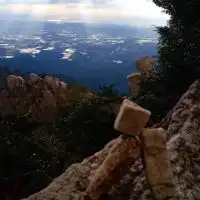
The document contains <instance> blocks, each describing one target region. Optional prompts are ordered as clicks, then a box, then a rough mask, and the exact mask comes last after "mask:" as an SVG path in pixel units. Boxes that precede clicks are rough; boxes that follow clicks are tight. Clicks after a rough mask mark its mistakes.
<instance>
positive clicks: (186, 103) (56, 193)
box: [26, 80, 200, 200]
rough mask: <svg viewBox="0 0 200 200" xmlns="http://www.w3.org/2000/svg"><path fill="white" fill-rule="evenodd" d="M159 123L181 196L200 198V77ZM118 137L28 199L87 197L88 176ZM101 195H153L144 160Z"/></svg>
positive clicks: (130, 198)
mask: <svg viewBox="0 0 200 200" xmlns="http://www.w3.org/2000/svg"><path fill="white" fill-rule="evenodd" d="M156 126H158V127H163V128H164V129H166V130H167V149H168V154H169V160H170V163H171V167H172V171H173V176H174V181H175V184H176V189H177V197H178V199H182V200H186V199H187V200H191V199H200V164H199V162H200V131H199V130H200V80H197V81H195V82H194V83H193V84H192V85H191V86H190V88H189V89H188V91H187V92H186V93H185V94H184V95H183V96H182V97H181V98H180V100H179V102H178V103H177V105H176V106H175V107H174V108H173V109H172V111H171V112H170V113H169V114H168V115H167V116H166V118H165V119H163V121H162V122H161V123H160V124H158V125H155V127H156ZM119 140H120V137H119V138H117V139H116V140H113V141H111V142H109V143H108V144H107V145H106V146H105V148H104V149H103V150H101V151H100V152H98V153H96V154H95V155H93V156H91V157H89V158H86V159H85V160H83V162H82V163H77V164H73V165H72V166H70V167H69V168H68V169H67V170H66V171H65V172H64V173H63V174H61V175H60V176H59V177H58V178H56V179H55V180H54V181H53V182H52V183H51V184H50V185H49V186H48V187H47V188H45V189H43V190H42V191H40V192H38V193H36V194H34V195H32V196H30V197H28V198H27V199H26V200H63V199H65V200H72V199H73V200H75V199H79V200H81V199H84V191H85V190H86V189H87V187H88V184H89V180H90V179H91V177H92V176H94V174H95V171H96V170H97V169H98V167H99V166H100V165H101V164H102V163H103V161H104V159H105V158H106V156H107V155H108V152H109V150H110V149H111V148H112V146H113V145H114V144H115V143H116V142H117V141H119ZM102 199H115V200H121V199H123V200H125V199H127V200H136V199H138V200H147V199H148V200H151V199H153V197H152V194H151V190H150V189H149V187H148V184H147V181H146V178H145V176H144V170H143V166H142V164H141V161H140V160H137V161H136V162H135V163H134V165H132V166H131V167H130V168H129V171H128V172H127V173H126V174H125V175H124V176H123V178H122V179H121V181H120V183H119V184H118V185H115V186H113V188H112V191H110V192H109V194H107V195H105V196H104V197H102Z"/></svg>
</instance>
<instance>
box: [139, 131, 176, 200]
mask: <svg viewBox="0 0 200 200" xmlns="http://www.w3.org/2000/svg"><path fill="white" fill-rule="evenodd" d="M140 138H141V141H142V147H143V148H142V149H143V153H144V154H143V156H144V162H145V172H146V177H147V181H148V183H149V186H150V188H151V189H152V192H153V195H154V196H155V199H157V200H163V199H170V198H172V197H173V196H174V194H176V189H175V185H174V181H173V174H172V170H171V165H170V163H169V158H168V152H167V145H166V132H165V131H164V129H162V128H157V129H150V128H148V129H144V130H143V131H142V133H141V137H140Z"/></svg>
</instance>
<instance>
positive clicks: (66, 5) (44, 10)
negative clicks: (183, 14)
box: [0, 0, 168, 25]
mask: <svg viewBox="0 0 200 200" xmlns="http://www.w3.org/2000/svg"><path fill="white" fill-rule="evenodd" d="M1 11H4V12H7V13H8V12H10V13H14V14H26V15H29V16H30V17H34V18H36V19H44V20H67V21H82V22H119V23H128V24H133V25H160V24H165V23H166V20H167V19H168V16H167V15H166V14H164V13H162V11H161V9H160V8H158V7H156V5H154V4H153V3H152V2H151V1H150V0H149V1H148V0H124V1H122V0H66V1H64V0H49V1H48V0H26V1H25V0H24V1H23V0H0V12H1Z"/></svg>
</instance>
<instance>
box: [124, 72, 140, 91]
mask: <svg viewBox="0 0 200 200" xmlns="http://www.w3.org/2000/svg"><path fill="white" fill-rule="evenodd" d="M127 79H128V85H129V88H130V91H131V94H132V95H137V94H138V91H139V90H140V84H141V73H132V74H129V75H128V76H127Z"/></svg>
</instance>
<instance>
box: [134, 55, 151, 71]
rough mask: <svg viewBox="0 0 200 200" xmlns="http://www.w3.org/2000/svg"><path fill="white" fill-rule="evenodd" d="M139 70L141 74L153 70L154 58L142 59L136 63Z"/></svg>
mask: <svg viewBox="0 0 200 200" xmlns="http://www.w3.org/2000/svg"><path fill="white" fill-rule="evenodd" d="M135 64H136V67H137V69H138V70H139V71H140V72H141V73H146V72H149V71H152V70H153V58H152V57H149V56H146V57H142V58H140V59H139V60H136V62H135Z"/></svg>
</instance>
